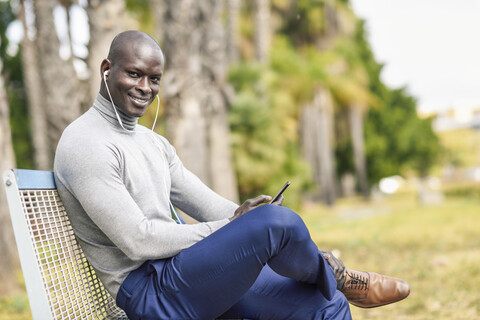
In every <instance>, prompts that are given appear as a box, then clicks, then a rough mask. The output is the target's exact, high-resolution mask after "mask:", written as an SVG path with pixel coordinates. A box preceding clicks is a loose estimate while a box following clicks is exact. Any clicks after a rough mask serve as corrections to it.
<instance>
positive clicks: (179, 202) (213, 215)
mask: <svg viewBox="0 0 480 320" xmlns="http://www.w3.org/2000/svg"><path fill="white" fill-rule="evenodd" d="M159 138H160V139H162V142H163V145H164V149H165V152H166V157H167V161H168V164H169V169H170V175H171V181H172V182H171V191H170V197H171V199H172V203H173V204H174V205H175V206H176V207H178V208H179V209H180V210H182V211H183V212H185V213H187V214H188V215H189V216H191V217H193V218H194V219H196V220H197V221H200V222H206V221H215V220H222V219H228V218H230V217H232V216H233V214H234V212H235V210H236V209H237V208H238V205H237V204H236V203H234V202H232V201H230V200H227V199H225V198H224V197H222V196H220V195H219V194H217V193H216V192H214V191H213V190H211V189H210V188H209V187H207V186H206V185H205V184H204V183H203V182H202V181H201V180H200V179H199V178H198V177H197V176H196V175H194V174H193V173H192V172H190V171H189V170H188V169H186V168H185V167H184V166H183V164H182V162H181V160H180V159H179V158H178V156H177V154H176V151H175V148H174V147H173V146H172V145H171V144H170V143H169V142H168V141H167V140H166V139H165V138H163V137H161V136H159Z"/></svg>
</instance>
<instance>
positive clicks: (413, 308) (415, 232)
mask: <svg viewBox="0 0 480 320" xmlns="http://www.w3.org/2000/svg"><path fill="white" fill-rule="evenodd" d="M479 208H480V198H479V197H469V196H462V197H447V198H446V199H445V201H444V202H443V203H442V204H440V205H430V206H423V205H420V204H419V203H418V202H417V201H416V198H415V196H414V195H413V194H412V193H403V194H397V195H394V196H391V197H388V198H385V199H383V200H377V201H372V202H368V203H367V202H363V201H361V200H358V199H348V200H342V201H340V202H339V203H338V205H336V206H335V207H334V208H327V207H324V206H319V205H312V206H306V207H305V208H304V209H303V210H302V217H303V218H304V220H305V222H306V223H307V225H308V227H309V229H310V232H311V235H312V238H313V239H314V240H315V242H316V243H317V244H318V246H319V247H320V248H321V249H326V250H333V249H335V250H338V252H340V254H341V256H340V258H341V259H342V260H343V261H344V263H345V265H346V266H347V267H349V268H352V269H356V270H362V271H373V272H378V273H383V274H388V275H392V276H396V277H399V278H403V279H405V280H407V281H408V282H409V283H410V286H411V290H412V291H411V294H410V296H409V297H408V298H407V299H405V300H404V301H401V302H399V303H396V304H392V305H388V306H384V307H381V308H376V309H360V308H357V307H354V306H352V315H353V318H354V319H356V320H361V319H378V320H380V319H382V320H383V319H400V320H401V319H409V320H415V319H418V320H429V319H436V320H439V319H448V320H451V319H477V318H480V291H479V290H478V288H480V227H479V226H480V210H479ZM0 319H15V320H23V319H31V315H30V311H29V307H28V303H27V298H26V293H24V292H23V293H18V294H15V295H12V296H10V297H6V298H1V299H0Z"/></svg>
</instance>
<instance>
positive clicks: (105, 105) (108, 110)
mask: <svg viewBox="0 0 480 320" xmlns="http://www.w3.org/2000/svg"><path fill="white" fill-rule="evenodd" d="M93 107H94V108H95V109H96V110H97V111H98V112H100V114H101V115H102V116H103V117H104V118H105V119H106V120H107V121H108V122H110V123H111V124H113V125H114V126H116V127H118V128H120V129H121V128H122V127H121V126H120V123H119V122H118V119H117V116H116V115H115V111H114V110H113V105H112V103H111V102H110V101H108V100H107V99H105V98H104V97H103V96H102V95H101V94H100V93H98V95H97V97H96V98H95V101H94V102H93ZM115 107H116V109H117V112H118V115H119V117H120V119H121V120H122V124H123V126H124V127H125V129H127V130H129V131H133V130H134V129H135V126H136V125H137V122H138V118H137V117H132V116H129V115H127V114H126V113H124V112H123V111H122V110H121V109H120V108H118V107H117V106H116V105H115Z"/></svg>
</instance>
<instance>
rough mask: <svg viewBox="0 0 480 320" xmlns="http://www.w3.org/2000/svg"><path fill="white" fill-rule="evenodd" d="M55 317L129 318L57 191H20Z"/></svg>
mask: <svg viewBox="0 0 480 320" xmlns="http://www.w3.org/2000/svg"><path fill="white" fill-rule="evenodd" d="M20 198H21V200H22V205H23V209H24V214H25V218H26V221H27V224H28V229H29V232H30V238H31V240H32V242H33V246H34V249H35V255H36V258H37V261H38V263H39V266H40V273H41V275H42V278H43V283H44V286H45V290H46V292H47V296H48V300H49V304H50V309H51V311H52V314H53V318H54V319H128V318H127V317H126V316H125V313H124V312H123V311H122V310H121V309H120V308H118V307H117V306H116V304H115V301H114V299H113V297H112V296H111V295H110V294H109V293H108V292H107V291H106V290H105V288H104V287H103V285H102V283H101V282H100V280H99V279H98V278H97V275H96V274H95V271H94V270H93V269H92V267H91V265H90V264H89V263H88V261H87V259H86V258H85V255H84V254H83V252H82V250H81V249H80V246H79V245H78V243H77V240H76V239H75V235H74V233H73V229H72V226H71V224H70V221H69V220H68V217H67V214H66V212H65V208H64V207H63V204H62V202H61V200H60V197H59V196H58V193H57V190H20Z"/></svg>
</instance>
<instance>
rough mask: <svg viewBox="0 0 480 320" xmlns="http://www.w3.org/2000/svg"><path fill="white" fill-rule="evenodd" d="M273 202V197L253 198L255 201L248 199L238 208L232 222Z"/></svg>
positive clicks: (231, 219)
mask: <svg viewBox="0 0 480 320" xmlns="http://www.w3.org/2000/svg"><path fill="white" fill-rule="evenodd" d="M271 200H272V197H270V196H263V195H262V196H258V197H256V198H253V199H248V200H247V201H245V202H244V203H243V204H242V205H241V206H240V207H238V209H237V210H235V214H234V215H233V217H231V218H230V221H233V220H235V219H237V218H238V217H240V216H241V215H242V214H244V213H245V212H248V211H250V210H252V209H255V208H256V207H258V206H259V205H261V204H262V203H268V202H269V201H271ZM282 201H283V199H282Z"/></svg>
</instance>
